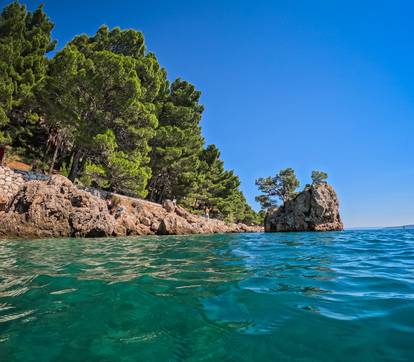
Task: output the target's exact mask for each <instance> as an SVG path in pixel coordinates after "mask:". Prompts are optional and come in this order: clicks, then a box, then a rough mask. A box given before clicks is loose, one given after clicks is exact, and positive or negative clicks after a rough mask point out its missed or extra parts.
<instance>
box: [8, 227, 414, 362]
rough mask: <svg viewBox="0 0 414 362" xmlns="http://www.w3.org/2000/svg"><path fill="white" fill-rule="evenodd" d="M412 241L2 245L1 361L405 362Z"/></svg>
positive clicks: (254, 237) (190, 239)
mask: <svg viewBox="0 0 414 362" xmlns="http://www.w3.org/2000/svg"><path fill="white" fill-rule="evenodd" d="M413 356H414V231H412V230H403V229H398V230H397V229H395V230H394V229H382V230H361V231H344V232H330V233H276V234H227V235H200V236H168V237H141V238H107V239H96V240H94V239H88V240H85V239H54V240H18V241H0V361H7V362H12V361H25V362H26V361H39V362H43V361H347V362H348V361H361V362H362V361H363V362H366V361H413Z"/></svg>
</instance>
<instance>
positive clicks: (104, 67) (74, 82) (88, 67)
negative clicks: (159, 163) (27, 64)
mask: <svg viewBox="0 0 414 362" xmlns="http://www.w3.org/2000/svg"><path fill="white" fill-rule="evenodd" d="M131 34H135V37H132V36H131ZM139 34H140V33H138V32H135V31H130V30H128V31H125V32H123V31H121V30H119V29H116V30H113V31H109V30H108V29H107V28H106V27H102V28H101V29H100V30H99V31H98V33H97V34H96V36H94V37H92V38H89V37H87V36H86V35H84V36H80V37H77V38H75V39H74V40H73V41H72V42H71V43H69V44H68V45H67V46H66V47H65V48H64V49H63V50H62V51H61V52H59V53H58V54H57V55H56V56H55V58H54V59H53V60H52V62H51V65H50V72H49V78H48V83H47V87H45V89H46V92H45V93H46V94H44V95H43V99H45V100H46V102H45V107H44V108H45V109H46V110H47V112H46V114H47V118H48V119H50V120H52V122H53V121H55V122H60V123H61V127H65V128H66V129H69V130H71V133H72V134H73V139H74V149H73V158H72V163H71V164H72V166H71V171H70V173H69V178H70V179H72V180H73V179H74V178H75V177H77V175H78V173H79V171H82V169H83V166H84V165H86V163H87V162H88V160H89V161H90V160H91V159H94V160H98V159H99V157H96V147H93V142H91V140H94V139H97V137H98V135H101V134H105V133H106V132H107V131H108V130H111V131H112V132H113V134H114V136H115V142H116V146H114V149H116V150H117V152H123V153H124V155H126V157H128V158H129V161H130V162H131V164H130V165H131V167H133V168H135V167H136V165H137V162H138V163H139V164H140V165H141V170H142V174H141V175H140V176H138V175H137V184H139V185H141V186H140V187H139V188H137V189H136V191H137V194H138V195H140V196H145V194H146V190H145V189H144V188H145V185H146V180H147V179H148V177H149V176H150V172H149V169H148V164H149V161H150V159H149V151H150V147H149V140H150V139H151V138H152V137H153V136H154V134H155V127H156V126H157V116H156V104H155V100H156V98H157V96H158V93H159V91H160V88H161V86H162V85H163V83H164V82H165V72H164V71H163V70H162V69H161V67H160V66H159V64H158V62H157V61H156V58H155V57H154V56H153V55H152V54H146V55H145V54H144V53H143V49H145V46H144V43H143V38H142V37H141V36H140V35H139ZM112 38H115V40H116V41H118V42H120V39H121V40H122V39H123V40H124V41H123V47H122V48H117V47H116V46H115V45H114V44H113V43H111V41H112V40H113V42H114V43H115V40H114V39H112ZM137 39H142V43H137ZM129 41H130V43H129ZM128 44H129V48H128V47H127V45H128ZM135 48H137V50H136V52H133V51H132V50H133V49H135ZM123 50H125V52H126V54H123V53H122V51H123ZM129 54H132V55H133V56H132V55H129ZM98 139H99V137H98ZM101 166H102V167H107V166H108V163H107V162H103V163H102V164H101ZM111 169H112V168H110V169H107V170H106V172H105V174H106V175H107V176H108V181H109V180H111V179H112V180H113V179H114V177H111V175H109V174H108V172H110V171H111ZM134 172H135V173H136V171H134ZM142 179H143V180H144V181H142ZM109 187H115V185H111V186H109ZM116 188H117V189H119V185H117V186H116Z"/></svg>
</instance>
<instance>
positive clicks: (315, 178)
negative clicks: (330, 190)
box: [311, 171, 328, 184]
mask: <svg viewBox="0 0 414 362" xmlns="http://www.w3.org/2000/svg"><path fill="white" fill-rule="evenodd" d="M311 178H312V183H313V184H320V183H322V182H324V181H326V179H327V178H328V174H327V173H326V172H323V171H312V176H311Z"/></svg>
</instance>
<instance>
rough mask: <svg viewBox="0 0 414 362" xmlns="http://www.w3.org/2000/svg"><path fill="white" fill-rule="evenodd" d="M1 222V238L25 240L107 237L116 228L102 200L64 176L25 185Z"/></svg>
mask: <svg viewBox="0 0 414 362" xmlns="http://www.w3.org/2000/svg"><path fill="white" fill-rule="evenodd" d="M0 220H1V221H0V235H5V236H24V237H40V236H42V237H62V236H91V237H92V236H107V235H112V234H113V231H114V226H115V221H114V219H113V217H111V215H109V213H108V208H107V206H106V203H105V201H104V200H101V199H99V198H96V197H94V196H92V195H91V194H89V193H88V192H86V191H82V190H79V189H77V188H76V187H75V186H74V185H73V184H72V183H71V182H70V181H69V180H68V179H66V178H65V177H63V176H53V177H52V178H51V179H50V180H49V181H47V182H45V181H29V182H27V183H26V184H25V185H24V186H23V188H22V189H21V190H20V191H19V192H18V193H17V194H16V195H15V196H14V198H13V199H12V200H11V202H10V203H9V205H8V206H7V207H6V210H5V212H3V213H0Z"/></svg>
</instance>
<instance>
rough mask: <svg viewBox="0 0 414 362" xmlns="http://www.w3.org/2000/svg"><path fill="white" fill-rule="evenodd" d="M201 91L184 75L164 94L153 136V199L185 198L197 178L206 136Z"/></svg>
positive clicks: (151, 193) (150, 184)
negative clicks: (204, 134) (203, 128)
mask: <svg viewBox="0 0 414 362" xmlns="http://www.w3.org/2000/svg"><path fill="white" fill-rule="evenodd" d="M200 95H201V93H200V92H199V91H197V90H196V89H195V87H194V86H193V85H192V84H190V83H188V82H186V81H183V80H181V79H177V80H175V81H174V82H173V83H172V85H171V87H170V89H169V90H168V93H167V94H165V95H163V96H162V98H161V99H162V104H161V106H160V110H159V116H158V121H159V125H158V128H157V131H156V136H155V137H154V138H153V139H152V141H151V145H152V153H151V167H152V172H153V176H152V179H151V181H150V183H149V189H150V199H151V200H153V201H158V202H160V201H162V200H163V199H165V198H170V199H172V198H175V199H177V200H182V199H183V198H184V197H186V196H188V192H189V190H190V189H191V188H192V187H193V185H194V183H195V182H197V170H198V167H199V154H200V152H201V151H202V148H203V144H204V140H203V137H202V136H201V128H200V125H199V122H200V119H201V114H202V112H203V106H202V105H200V104H199V99H200Z"/></svg>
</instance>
